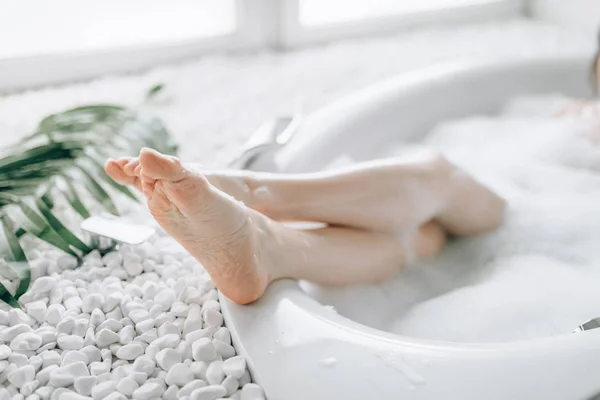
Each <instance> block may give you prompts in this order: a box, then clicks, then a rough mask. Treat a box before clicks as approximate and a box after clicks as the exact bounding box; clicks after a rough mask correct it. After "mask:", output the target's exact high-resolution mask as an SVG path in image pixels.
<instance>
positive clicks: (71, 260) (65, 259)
mask: <svg viewBox="0 0 600 400" xmlns="http://www.w3.org/2000/svg"><path fill="white" fill-rule="evenodd" d="M56 263H57V264H58V266H59V267H60V268H61V269H73V268H75V267H77V259H76V258H75V257H73V256H70V255H67V254H65V255H62V256H60V257H58V259H57V260H56Z"/></svg>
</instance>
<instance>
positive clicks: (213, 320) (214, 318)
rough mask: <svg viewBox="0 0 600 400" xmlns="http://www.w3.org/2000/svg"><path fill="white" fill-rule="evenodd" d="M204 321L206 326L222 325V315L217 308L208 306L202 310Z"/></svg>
mask: <svg viewBox="0 0 600 400" xmlns="http://www.w3.org/2000/svg"><path fill="white" fill-rule="evenodd" d="M204 321H205V322H206V324H207V325H208V326H221V325H223V315H221V313H220V312H218V311H217V310H213V309H212V308H209V309H207V310H205V311H204Z"/></svg>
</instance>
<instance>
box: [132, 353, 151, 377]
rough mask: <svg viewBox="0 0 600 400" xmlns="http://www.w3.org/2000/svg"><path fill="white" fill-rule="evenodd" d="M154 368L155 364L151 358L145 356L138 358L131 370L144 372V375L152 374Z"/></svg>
mask: <svg viewBox="0 0 600 400" xmlns="http://www.w3.org/2000/svg"><path fill="white" fill-rule="evenodd" d="M155 367H156V363H155V362H154V361H153V360H152V359H151V358H149V357H145V356H142V357H138V358H137V359H136V360H135V361H134V362H133V370H134V371H139V372H144V373H145V374H146V375H150V374H152V371H154V368H155Z"/></svg>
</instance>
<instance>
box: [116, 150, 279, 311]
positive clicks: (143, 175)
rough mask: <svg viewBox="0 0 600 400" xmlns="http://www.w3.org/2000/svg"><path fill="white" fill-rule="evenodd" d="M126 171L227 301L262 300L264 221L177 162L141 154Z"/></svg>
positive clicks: (265, 280) (155, 214)
mask: <svg viewBox="0 0 600 400" xmlns="http://www.w3.org/2000/svg"><path fill="white" fill-rule="evenodd" d="M112 167H113V166H112V165H108V166H107V170H111V169H112ZM127 168H130V169H134V170H136V171H137V173H138V176H139V177H138V178H131V179H130V183H131V184H133V185H136V186H138V187H140V188H141V189H142V191H143V193H144V195H145V196H146V197H147V199H148V207H149V209H150V212H151V213H152V216H153V217H154V218H155V219H156V221H157V222H158V223H159V224H160V225H161V227H162V228H163V229H164V230H165V231H166V232H167V233H169V234H170V235H171V236H173V238H175V240H177V241H178V242H179V243H180V244H181V245H182V246H183V247H184V248H185V249H186V250H187V251H188V252H189V253H190V254H191V255H192V256H194V257H195V258H196V259H197V260H199V261H200V262H201V263H202V265H203V266H204V268H205V269H206V271H207V272H208V273H209V275H210V277H211V278H212V280H213V281H214V283H215V285H216V286H217V288H218V289H219V290H220V291H221V292H222V293H223V294H224V295H225V296H227V297H229V298H230V299H232V300H233V301H235V302H236V303H240V304H246V303H250V302H252V301H254V300H256V299H257V298H259V297H260V296H262V294H263V292H264V290H265V288H266V286H267V284H268V283H269V281H270V279H271V277H270V274H269V271H268V270H267V268H268V263H267V262H266V260H264V259H263V252H262V249H263V240H264V237H263V236H261V235H262V234H263V233H264V230H262V229H261V226H262V225H264V224H266V223H267V221H266V220H267V218H266V217H265V216H263V215H261V214H259V213H257V212H255V211H253V210H251V209H249V208H247V207H245V206H244V205H242V204H240V203H239V202H238V201H236V200H234V199H233V198H231V197H230V196H228V195H226V194H225V193H223V192H221V191H220V190H218V189H216V188H215V187H214V186H212V185H211V184H210V183H209V182H208V180H207V179H206V178H205V177H204V176H203V175H201V174H198V173H195V172H192V171H190V170H188V169H186V168H185V167H184V166H182V164H181V162H180V161H179V160H178V159H177V158H175V157H171V156H165V155H162V154H160V153H158V152H156V151H154V150H150V149H143V150H142V151H141V153H140V157H139V161H137V160H134V161H133V162H132V163H128V164H127ZM112 172H114V171H112ZM121 178H123V179H121V180H120V181H121V182H123V183H125V181H124V179H125V178H124V177H121ZM127 179H129V178H127Z"/></svg>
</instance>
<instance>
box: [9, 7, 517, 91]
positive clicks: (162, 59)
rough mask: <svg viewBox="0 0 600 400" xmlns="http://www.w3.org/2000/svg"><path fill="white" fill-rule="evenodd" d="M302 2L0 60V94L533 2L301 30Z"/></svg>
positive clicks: (452, 19)
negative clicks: (92, 46) (139, 37)
mask: <svg viewBox="0 0 600 400" xmlns="http://www.w3.org/2000/svg"><path fill="white" fill-rule="evenodd" d="M299 1H300V0H236V1H235V7H236V10H235V11H236V29H235V31H234V32H232V33H230V34H226V35H222V36H214V37H206V38H195V39H189V40H181V41H178V42H171V43H162V44H156V45H154V44H151V45H139V46H130V47H123V48H114V49H105V50H90V51H82V52H72V53H61V54H44V55H39V56H38V55H36V56H29V57H15V58H0V93H7V92H14V91H18V90H24V89H30V88H35V87H40V86H47V85H55V84H63V83H69V82H77V81H82V80H88V79H93V78H96V77H99V76H103V75H107V74H118V73H126V72H134V71H139V70H144V69H147V68H151V67H154V66H157V65H162V64H168V63H173V62H180V61H185V60H188V59H192V58H194V57H198V56H200V55H204V54H209V53H214V52H229V53H235V52H241V51H243V52H248V51H254V50H262V49H274V50H281V51H285V50H291V49H294V48H298V47H304V46H309V45H314V44H320V43H325V42H330V41H334V40H339V39H345V38H355V37H364V36H373V35H383V34H388V33H392V32H395V31H398V30H401V29H406V28H413V27H417V26H422V25H427V24H444V23H459V22H477V21H483V20H490V19H498V18H501V17H510V16H517V15H524V12H525V6H526V2H527V1H529V0H479V2H478V3H476V4H467V5H464V6H460V7H450V8H447V9H441V10H440V9H436V10H427V11H419V12H415V13H410V14H406V13H404V14H402V13H401V14H395V15H389V16H382V17H374V18H369V19H367V20H362V21H349V22H343V23H340V24H334V25H322V26H321V25H314V26H308V27H307V26H302V25H301V23H300V20H299V6H300V5H299V4H300V3H299Z"/></svg>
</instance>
